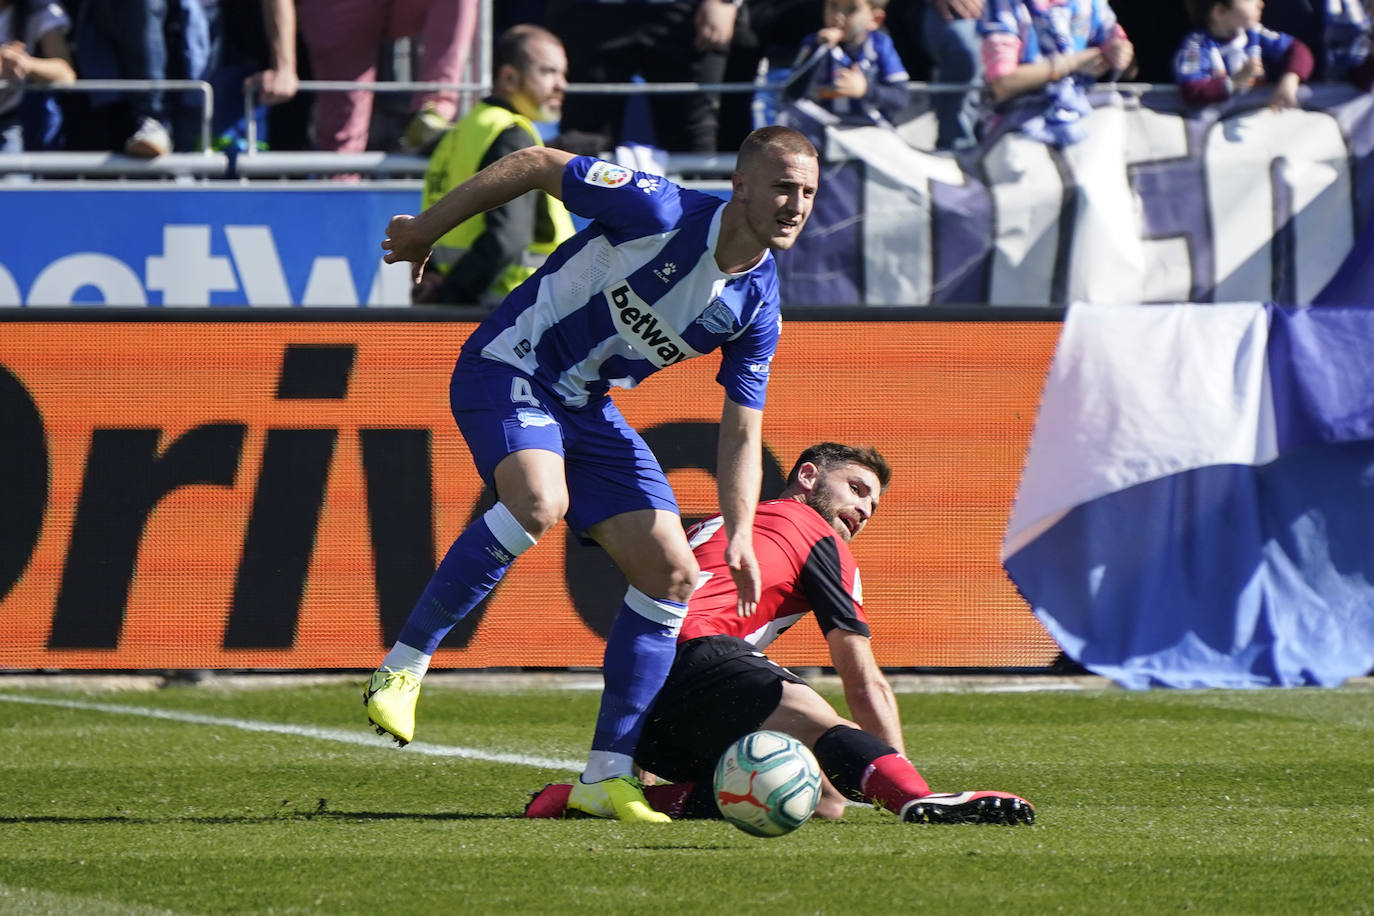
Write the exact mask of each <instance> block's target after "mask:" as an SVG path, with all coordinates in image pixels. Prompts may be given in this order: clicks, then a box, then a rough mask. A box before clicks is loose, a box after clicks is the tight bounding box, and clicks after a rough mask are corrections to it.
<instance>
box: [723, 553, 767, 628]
mask: <svg viewBox="0 0 1374 916" xmlns="http://www.w3.org/2000/svg"><path fill="white" fill-rule="evenodd" d="M725 565H726V566H727V567H729V569H730V577H731V578H732V579H734V580H735V613H736V614H738V615H739V616H741V617H750V616H752V615H753V613H754V612H755V611H757V610H758V609H759V597H760V595H761V594H762V587H761V585H760V583H761V581H762V577H761V576H760V575H759V561H758V558H757V557H755V556H754V543H753V540H752V538H748V537H746V538H745V539H743V540H742V541H731V542H730V543H729V544H727V545H726V546H725Z"/></svg>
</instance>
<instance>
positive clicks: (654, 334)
mask: <svg viewBox="0 0 1374 916" xmlns="http://www.w3.org/2000/svg"><path fill="white" fill-rule="evenodd" d="M606 301H607V302H608V303H609V304H610V306H611V319H612V320H613V321H614V322H615V330H616V333H617V334H619V335H620V336H621V337H623V338H624V339H625V340H626V341H628V342H629V344H630V346H631V347H633V348H634V350H635V352H636V353H638V354H639V355H640V356H642V357H644V358H645V359H647V360H648V361H649V362H651V363H653V364H654V365H655V366H658V367H659V368H660V369H665V368H667V367H668V366H671V365H673V364H674V363H680V362H682V361H683V360H684V359H687V358H689V357H692V356H700V355H701V354H700V353H698V352H697V351H696V350H693V349H692V348H691V347H689V346H687V343H686V342H685V341H684V340H683V339H682V338H681V337H679V336H678V335H677V332H676V331H674V330H673V329H672V327H671V326H670V325H669V324H668V322H667V321H665V320H664V319H663V318H662V317H660V316H659V315H658V313H656V312H655V311H654V310H653V308H651V307H650V306H649V303H647V302H645V301H644V300H643V299H641V298H639V297H638V296H637V295H635V291H634V290H632V289H630V284H629V283H626V282H625V281H623V280H622V281H621V282H619V283H616V284H613V285H612V286H611V287H610V288H608V289H607V290H606Z"/></svg>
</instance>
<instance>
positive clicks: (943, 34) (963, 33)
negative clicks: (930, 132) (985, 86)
mask: <svg viewBox="0 0 1374 916" xmlns="http://www.w3.org/2000/svg"><path fill="white" fill-rule="evenodd" d="M982 15H983V0H928V2H927V3H926V12H925V20H924V22H923V35H924V39H925V47H926V53H927V54H928V55H929V56H930V60H931V65H932V69H931V81H932V82H936V83H959V84H961V85H967V86H969V87H977V86H978V85H979V84H981V83H982V81H983V58H982V53H981V46H982V41H981V40H980V39H979V37H978V20H979V18H980V17H981V16H982ZM931 104H932V105H933V106H934V108H935V117H936V121H937V123H938V124H939V132H938V133H937V134H936V139H935V148H936V149H964V148H967V147H970V146H972V145H973V144H974V143H975V142H976V130H977V126H978V118H979V112H980V109H981V104H980V100H979V92H978V91H977V89H976V88H974V89H973V91H970V92H965V93H950V92H941V93H938V94H936V95H934V96H933V97H932V99H931Z"/></svg>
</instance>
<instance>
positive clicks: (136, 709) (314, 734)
mask: <svg viewBox="0 0 1374 916" xmlns="http://www.w3.org/2000/svg"><path fill="white" fill-rule="evenodd" d="M0 701H4V702H9V703H28V704H30V705H32V706H59V707H62V708H63V709H81V710H85V711H87V712H105V713H110V714H112V715H118V716H144V717H146V718H149V719H166V720H168V721H171V722H185V723H187V724H190V725H215V726H219V727H220V728H237V729H239V730H240V731H245V732H270V733H272V734H277V735H291V736H293V737H296V738H315V739H317V740H319V741H334V742H337V743H339V744H355V745H360V746H362V747H376V748H384V749H387V750H391V751H401V752H403V753H408V754H424V755H426V756H429V757H460V758H463V759H465V760H486V761H489V762H491V763H513V764H516V765H517V766H527V767H538V768H540V769H544V770H571V771H572V772H574V773H580V772H582V761H580V760H559V759H556V758H553V757H535V756H532V755H530V754H503V753H501V752H499V751H484V750H480V749H477V748H471V747H456V746H454V745H451V744H429V743H427V742H424V741H412V742H411V743H410V744H407V745H406V746H405V747H404V748H397V747H396V746H395V743H394V742H393V741H392V740H391V739H389V738H383V737H382V736H381V735H376V734H372V733H371V732H363V731H358V732H351V731H344V730H343V729H338V728H316V727H314V726H311V725H287V724H285V723H280V722H255V721H253V720H251V719H230V718H226V717H224V716H205V715H201V714H199V713H194V712H180V711H178V710H173V709H154V708H153V707H150V706H122V705H119V704H115V703H88V702H85V701H82V700H56V699H49V698H47V697H21V696H16V695H14V694H12V693H0ZM368 727H369V728H370V726H368Z"/></svg>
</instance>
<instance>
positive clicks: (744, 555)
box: [716, 397, 763, 617]
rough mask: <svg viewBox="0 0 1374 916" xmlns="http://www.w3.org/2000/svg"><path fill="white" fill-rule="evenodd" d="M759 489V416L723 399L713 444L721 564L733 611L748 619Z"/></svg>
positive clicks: (755, 586) (755, 577)
mask: <svg viewBox="0 0 1374 916" xmlns="http://www.w3.org/2000/svg"><path fill="white" fill-rule="evenodd" d="M762 485H763V411H761V410H758V409H756V408H753V407H743V406H741V405H739V404H736V403H735V402H734V401H732V400H730V399H729V398H728V397H727V398H725V404H724V406H722V407H721V412H720V438H719V440H718V442H717V445H716V490H717V495H718V497H719V499H720V514H721V518H722V519H724V521H725V537H726V542H725V562H726V565H728V566H729V567H730V575H731V577H732V578H734V580H735V590H736V592H737V593H738V599H737V603H736V606H735V610H736V611H737V613H739V615H740V616H741V617H748V616H749V615H751V614H753V613H754V611H755V609H757V607H758V603H759V596H760V595H761V594H762V584H761V581H762V580H761V579H760V576H759V564H758V560H757V559H756V558H755V557H754V511H755V510H756V509H757V508H758V504H759V488H760V487H761V486H762Z"/></svg>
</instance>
